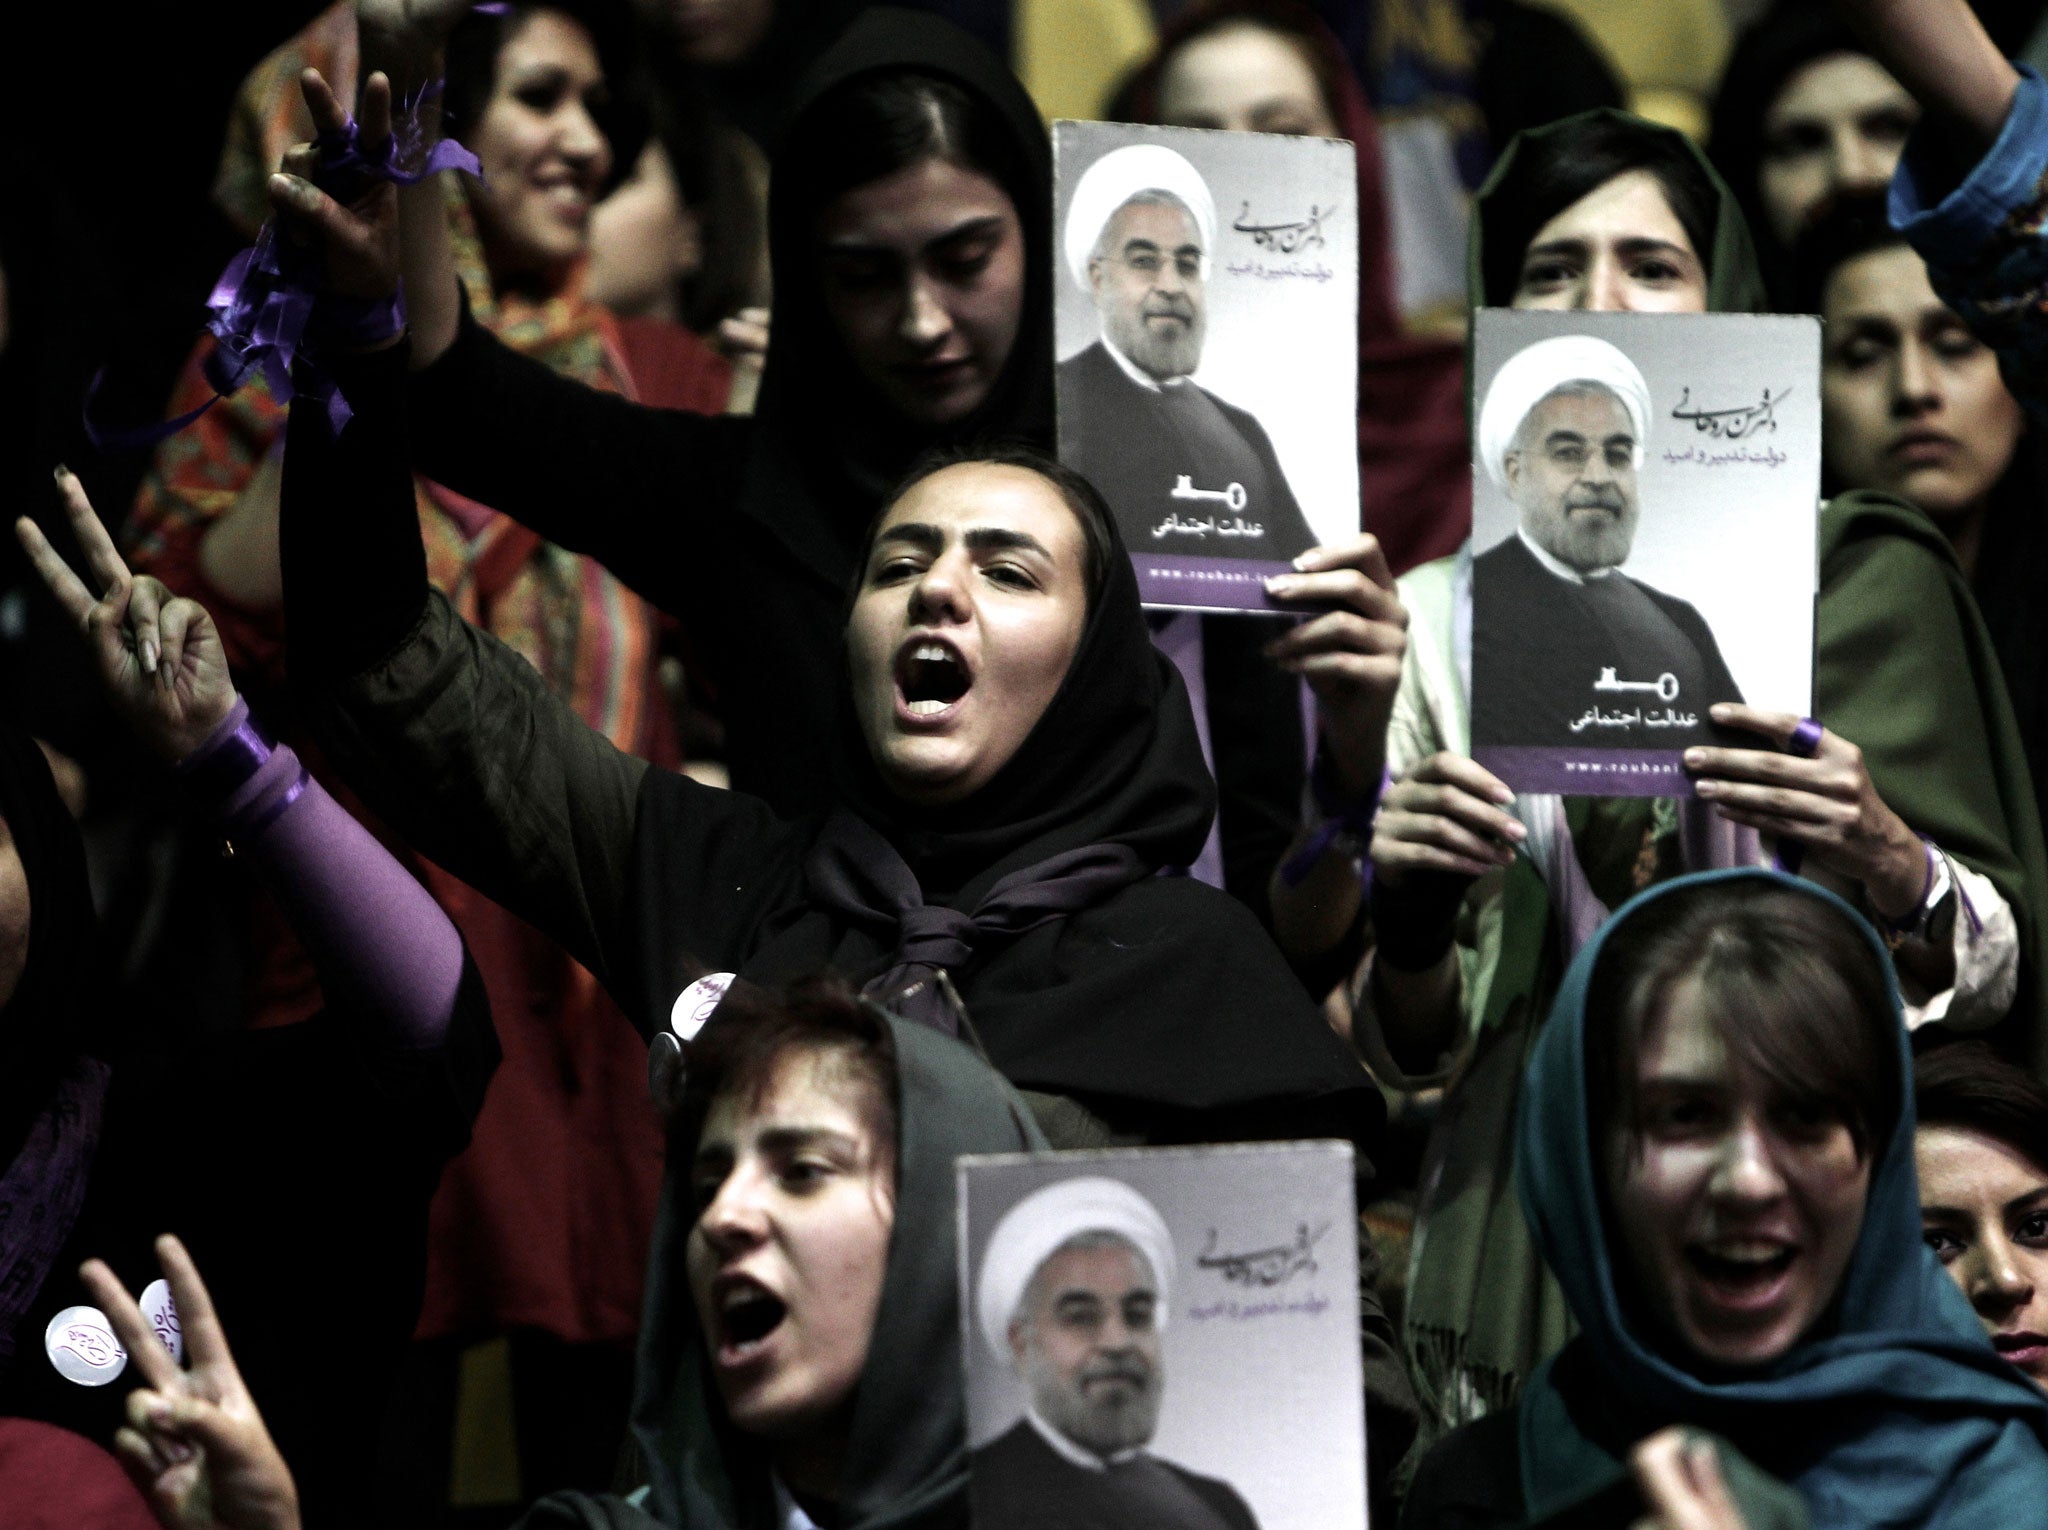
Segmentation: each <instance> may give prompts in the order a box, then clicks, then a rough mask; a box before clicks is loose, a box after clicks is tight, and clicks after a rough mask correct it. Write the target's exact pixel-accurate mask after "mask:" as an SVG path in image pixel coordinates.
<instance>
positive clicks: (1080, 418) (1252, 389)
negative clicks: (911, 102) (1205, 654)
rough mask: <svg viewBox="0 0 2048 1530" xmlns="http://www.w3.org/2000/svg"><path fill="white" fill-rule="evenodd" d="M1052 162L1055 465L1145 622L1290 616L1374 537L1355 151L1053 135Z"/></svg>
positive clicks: (1145, 130) (1184, 136)
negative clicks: (1104, 530) (1092, 497)
mask: <svg viewBox="0 0 2048 1530" xmlns="http://www.w3.org/2000/svg"><path fill="white" fill-rule="evenodd" d="M1053 161H1054V191H1053V196H1054V209H1053V211H1054V223H1055V230H1054V238H1053V243H1054V265H1055V267H1056V273H1055V276H1054V289H1055V293H1056V302H1055V315H1054V342H1055V353H1056V356H1057V359H1058V363H1059V365H1058V374H1057V375H1058V385H1059V443H1060V459H1061V460H1062V461H1063V462H1065V463H1066V464H1067V465H1068V466H1070V467H1072V468H1074V469H1076V470H1077V471H1078V472H1080V473H1081V474H1083V475H1084V476H1085V477H1087V478H1088V479H1089V480H1090V481H1091V482H1092V483H1093V484H1094V485H1095V487H1096V488H1098V489H1099V490H1101V491H1102V495H1103V498H1104V499H1105V500H1107V501H1108V503H1109V507H1110V509H1111V510H1112V511H1113V512H1114V513H1115V515H1116V519H1117V524H1118V526H1119V527H1121V528H1122V531H1123V537H1124V542H1125V545H1126V546H1128V547H1129V549H1130V552H1131V557H1132V560H1133V562H1134V563H1135V565H1136V568H1137V574H1138V590H1139V594H1140V595H1141V597H1142V598H1143V599H1144V601H1145V603H1146V604H1147V605H1152V606H1162V607H1172V608H1177V609H1183V610H1201V611H1270V610H1273V609H1276V608H1275V606H1274V605H1273V603H1272V602H1271V601H1269V600H1268V598H1267V596H1266V592H1265V586H1264V580H1265V579H1266V577H1267V576H1268V575H1271V574H1277V573H1284V572H1287V571H1288V570H1289V568H1290V566H1291V562H1292V560H1293V559H1294V558H1295V556H1296V555H1297V554H1299V553H1301V552H1304V551H1306V550H1307V549H1308V548H1310V547H1314V546H1316V545H1318V544H1320V543H1325V542H1336V541H1342V540H1344V539H1346V538H1349V537H1353V536H1356V535H1357V534H1358V529H1359V499H1358V427H1357V401H1358V218H1357V211H1358V210H1357V208H1356V207H1355V206H1354V205H1353V204H1354V203H1355V202H1356V201H1357V196H1358V179H1357V171H1356V165H1357V161H1356V158H1355V155H1354V152H1353V150H1352V146H1351V145H1350V144H1349V143H1346V142H1344V141H1342V140H1339V139H1325V138H1291V137H1285V136H1281V135H1278V134H1272V133H1222V132H1211V131H1207V130H1204V129H1198V128H1169V127H1141V126H1135V125H1132V124H1129V123H1118V122H1056V123H1054V124H1053Z"/></svg>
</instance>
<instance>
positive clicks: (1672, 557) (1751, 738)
mask: <svg viewBox="0 0 2048 1530" xmlns="http://www.w3.org/2000/svg"><path fill="white" fill-rule="evenodd" d="M1472 399H1473V442H1472V552H1473V559H1472V566H1471V581H1472V632H1471V650H1470V654H1471V670H1470V681H1471V690H1470V696H1471V701H1472V754H1473V757H1474V758H1475V759H1477V760H1478V762H1479V763H1480V764H1481V765H1483V766H1485V767H1486V768H1487V769H1488V770H1490V771H1492V772H1493V773H1494V774H1495V775H1497V776H1499V777H1500V779H1501V780H1502V781H1504V782H1506V783H1507V784H1508V786H1509V787H1511V788H1513V789H1514V790H1515V791H1518V792H1557V793H1562V794H1567V795H1573V796H1604V797H1683V796H1690V795H1692V789H1693V788H1692V779H1691V777H1689V776H1688V775H1687V774H1686V772H1685V770H1684V768H1683V766H1682V764H1681V756H1682V751H1683V750H1685V749H1686V748H1688V747H1689V746H1691V745H1695V744H1721V745H1726V746H1731V747H1735V748H1751V749H1754V748H1765V747H1768V746H1767V745H1766V744H1765V743H1764V742H1763V741H1762V740H1761V739H1760V738H1759V736H1758V735H1756V734H1754V733H1749V732H1743V731H1737V730H1731V729H1724V728H1720V727H1717V726H1716V725H1715V724H1714V723H1713V721H1712V720H1711V718H1710V716H1709V711H1708V709H1709V708H1710V707H1712V706H1713V705H1714V704H1715V703H1716V702H1723V701H1733V702H1745V703H1747V704H1748V705H1750V706H1752V707H1758V708H1761V709H1764V710H1767V711H1774V712H1790V713H1792V714H1794V715H1795V716H1802V717H1803V716H1805V715H1807V714H1808V713H1810V712H1811V711H1812V709H1813V604H1814V591H1815V589H1816V580H1817V573H1818V557H1819V554H1818V533H1819V514H1820V321H1819V320H1817V319H1815V318H1813V317H1811V316H1808V315H1768V316H1767V315H1753V314H1638V313H1539V312H1519V311H1513V310H1508V309H1485V310H1482V311H1481V312H1480V313H1479V315H1478V316H1477V319H1476V321H1475V330H1474V335H1473V369H1472Z"/></svg>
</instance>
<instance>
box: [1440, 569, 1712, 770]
mask: <svg viewBox="0 0 2048 1530" xmlns="http://www.w3.org/2000/svg"><path fill="white" fill-rule="evenodd" d="M1610 670H1611V671H1612V672H1613V673H1612V675H1611V676H1608V677H1607V678H1606V680H1605V681H1604V682H1603V672H1605V671H1610ZM1667 677H1668V678H1667ZM1617 684H1619V685H1620V686H1623V687H1631V688H1621V689H1617V688H1616V685H1617ZM1645 685H1647V686H1653V687H1660V688H1658V689H1648V690H1645V689H1635V688H1632V687H1640V686H1645ZM1740 700H1742V692H1741V690H1740V689H1739V688H1738V687H1737V686H1736V684H1735V678H1734V676H1732V675H1731V674H1729V672H1728V665H1727V663H1726V661H1725V660H1723V659H1722V657H1721V650H1720V647H1719V645H1718V644H1716V643H1715V641H1714V634H1713V632H1712V630H1711V629H1710V628H1709V627H1708V626H1707V623H1706V620H1705V618H1703V617H1702V616H1701V615H1700V613H1699V612H1698V611H1697V610H1695V609H1694V608H1693V607H1692V606H1691V605H1689V604H1687V603H1686V602H1685V601H1682V600H1679V599H1678V598H1676V597H1675V596H1671V595H1666V594H1665V593H1664V592H1663V591H1662V590H1654V589H1651V588H1650V586H1648V585H1646V584H1643V583H1641V582H1639V581H1637V580H1634V579H1631V578H1629V577H1628V576H1627V575H1626V574H1624V573H1622V572H1621V571H1620V570H1619V569H1616V570H1615V571H1613V572H1612V573H1608V574H1604V575H1602V576H1600V577H1598V578H1594V579H1587V580H1583V581H1580V582H1578V583H1574V582H1572V581H1571V580H1569V579H1563V578H1560V577H1559V576H1558V575H1556V574H1554V573H1552V572H1551V571H1550V570H1549V569H1547V568H1545V567H1544V566H1543V564H1542V563H1541V562H1539V561H1538V560H1537V558H1536V555H1535V554H1534V553H1532V552H1531V551H1530V550H1529V548H1528V545H1527V544H1526V543H1524V542H1523V541H1522V539H1521V537H1520V536H1511V537H1509V538H1508V539H1507V540H1506V541H1505V542H1503V543H1501V544H1500V545H1499V546H1498V547H1495V548H1491V549H1489V550H1488V551H1487V552H1485V553H1482V554H1481V555H1480V556H1479V557H1478V558H1476V559H1474V560H1473V563H1472V743H1473V746H1474V747H1475V748H1485V747H1488V746H1495V747H1509V746H1516V745H1521V746H1542V747H1550V748H1580V749H1683V748H1686V747H1687V746H1689V745H1693V744H1712V743H1717V742H1719V741H1720V735H1719V733H1718V730H1716V729H1715V728H1714V727H1713V726H1712V724H1711V723H1710V722H1709V721H1708V718H1707V708H1708V707H1709V706H1711V705H1713V703H1715V702H1717V701H1740ZM1589 712H1591V713H1593V714H1595V716H1594V718H1593V719H1592V720H1590V721H1589V720H1588V716H1587V714H1588V713H1589ZM1687 717H1690V718H1693V719H1695V721H1694V722H1693V723H1692V724H1691V725H1690V726H1687V725H1684V724H1683V719H1685V718H1687ZM1651 719H1655V721H1652V720H1651ZM1674 719H1677V720H1676V721H1674ZM1574 724H1577V725H1578V726H1574Z"/></svg>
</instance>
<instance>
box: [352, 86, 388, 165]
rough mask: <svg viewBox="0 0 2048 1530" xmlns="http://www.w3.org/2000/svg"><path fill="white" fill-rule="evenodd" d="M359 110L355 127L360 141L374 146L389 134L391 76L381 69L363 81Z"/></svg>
mask: <svg viewBox="0 0 2048 1530" xmlns="http://www.w3.org/2000/svg"><path fill="white" fill-rule="evenodd" d="M361 110H362V116H361V118H359V119H358V121H357V127H358V128H359V129H360V132H361V137H362V141H363V142H364V143H365V144H367V145H369V146H370V147H372V148H374V147H376V146H377V145H379V144H381V143H383V142H384V140H385V139H387V138H389V137H390V136H391V77H390V76H389V75H387V74H385V73H384V71H383V70H381V69H380V70H378V71H377V72H376V73H375V74H373V75H371V76H370V78H369V79H368V80H366V81H365V82H364V84H363V99H362V103H361Z"/></svg>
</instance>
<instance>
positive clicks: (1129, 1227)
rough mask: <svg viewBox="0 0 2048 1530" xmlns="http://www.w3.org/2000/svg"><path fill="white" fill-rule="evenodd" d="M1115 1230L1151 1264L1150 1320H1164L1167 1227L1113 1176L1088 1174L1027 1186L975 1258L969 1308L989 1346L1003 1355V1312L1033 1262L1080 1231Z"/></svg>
mask: <svg viewBox="0 0 2048 1530" xmlns="http://www.w3.org/2000/svg"><path fill="white" fill-rule="evenodd" d="M1097 1232H1101V1233H1114V1234H1116V1235H1117V1236H1118V1237H1120V1238H1124V1239H1127V1240H1129V1242H1130V1244H1131V1246H1132V1247H1133V1248H1135V1249H1137V1250H1138V1252H1139V1253H1141V1254H1143V1255H1144V1256H1145V1258H1146V1260H1147V1261H1148V1262H1149V1263H1150V1264H1151V1266H1152V1278H1153V1279H1154V1280H1155V1281H1157V1282H1158V1286H1157V1290H1158V1294H1159V1304H1158V1309H1157V1316H1156V1319H1155V1321H1156V1322H1157V1324H1158V1326H1160V1327H1161V1328H1164V1327H1165V1326H1166V1309H1167V1301H1168V1298H1169V1296H1170V1294H1171V1292H1170V1286H1171V1283H1172V1280H1173V1235H1172V1234H1171V1233H1169V1232H1168V1231H1167V1230H1166V1223H1165V1221H1164V1219H1162V1218H1161V1217H1160V1215H1159V1213H1158V1212H1157V1211H1156V1210H1154V1209H1153V1206H1152V1203H1151V1202H1150V1201H1148V1200H1146V1199H1145V1197H1144V1196H1142V1195H1140V1194H1138V1192H1137V1191H1135V1190H1133V1189H1132V1188H1131V1187H1130V1186H1129V1185H1127V1184H1125V1183H1124V1182H1123V1181H1122V1180H1119V1179H1105V1178H1103V1177H1102V1176H1100V1175H1088V1176H1085V1177H1083V1178H1080V1179H1063V1180H1061V1181H1060V1182H1059V1183H1058V1184H1055V1185H1047V1186H1046V1187H1045V1188H1044V1189H1043V1190H1034V1191H1033V1192H1032V1193H1031V1194H1029V1195H1027V1196H1025V1197H1024V1199H1023V1200H1021V1201H1019V1202H1018V1203H1017V1204H1016V1205H1014V1206H1012V1207H1011V1208H1010V1209H1009V1211H1008V1212H1007V1213H1005V1214H1004V1216H1003V1219H1002V1221H1001V1222H999V1223H997V1224H996V1231H995V1236H994V1237H992V1238H990V1239H989V1241H988V1252H987V1253H986V1254H984V1255H982V1259H981V1283H980V1285H979V1286H978V1287H977V1288H976V1297H975V1311H976V1313H977V1314H978V1315H979V1317H980V1318H981V1331H982V1334H983V1336H984V1337H986V1338H987V1340H988V1347H989V1348H990V1349H992V1350H994V1351H995V1352H996V1354H997V1355H999V1356H1002V1357H1003V1358H1005V1359H1007V1358H1008V1357H1009V1354H1010V1319H1011V1318H1013V1317H1015V1316H1016V1315H1017V1307H1018V1304H1019V1303H1021V1302H1022V1301H1023V1300H1024V1292H1025V1290H1026V1288H1027V1287H1029V1286H1030V1284H1031V1277H1032V1276H1034V1275H1036V1274H1037V1273H1038V1269H1039V1266H1040V1265H1042V1264H1044V1263H1045V1261H1046V1260H1048V1259H1050V1258H1051V1257H1052V1256H1053V1254H1054V1253H1055V1252H1056V1251H1057V1250H1058V1249H1059V1248H1060V1247H1061V1245H1063V1244H1065V1243H1067V1242H1069V1241H1070V1240H1072V1239H1074V1238H1078V1237H1080V1236H1081V1235H1082V1234H1083V1233H1097Z"/></svg>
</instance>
